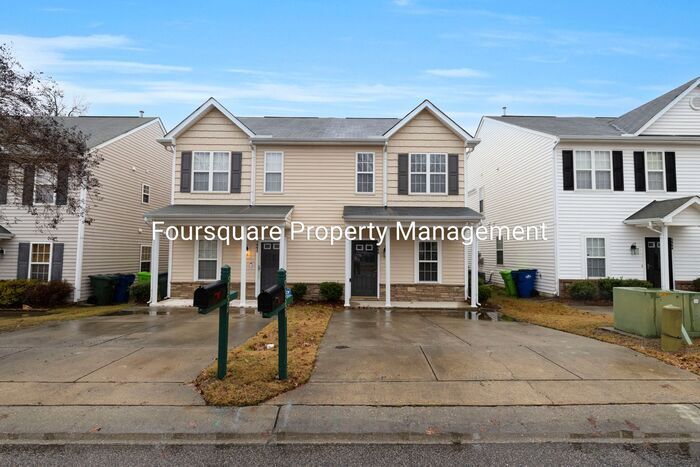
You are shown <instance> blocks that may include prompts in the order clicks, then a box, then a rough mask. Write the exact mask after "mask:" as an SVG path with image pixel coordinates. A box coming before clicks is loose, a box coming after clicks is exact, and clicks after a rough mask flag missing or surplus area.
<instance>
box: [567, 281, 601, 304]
mask: <svg viewBox="0 0 700 467" xmlns="http://www.w3.org/2000/svg"><path fill="white" fill-rule="evenodd" d="M569 295H571V298H573V299H574V300H593V299H594V298H596V296H597V295H598V287H597V286H596V284H595V282H593V281H579V282H574V283H573V284H571V286H570V287H569Z"/></svg>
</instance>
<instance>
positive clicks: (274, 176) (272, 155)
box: [265, 152, 284, 193]
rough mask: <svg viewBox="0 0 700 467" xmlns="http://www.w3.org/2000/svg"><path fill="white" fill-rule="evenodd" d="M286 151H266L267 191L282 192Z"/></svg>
mask: <svg viewBox="0 0 700 467" xmlns="http://www.w3.org/2000/svg"><path fill="white" fill-rule="evenodd" d="M283 173H284V153H282V152H265V192H266V193H282V188H283V186H284V185H283V182H282V180H283Z"/></svg>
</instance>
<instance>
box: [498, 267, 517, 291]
mask: <svg viewBox="0 0 700 467" xmlns="http://www.w3.org/2000/svg"><path fill="white" fill-rule="evenodd" d="M501 277H502V278H503V284H504V285H505V287H506V292H507V293H508V295H509V296H510V297H517V296H518V289H517V288H516V287H515V281H514V280H513V276H512V275H511V274H510V269H504V270H502V271H501Z"/></svg>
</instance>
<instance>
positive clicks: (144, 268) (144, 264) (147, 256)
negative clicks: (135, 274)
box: [139, 245, 151, 272]
mask: <svg viewBox="0 0 700 467" xmlns="http://www.w3.org/2000/svg"><path fill="white" fill-rule="evenodd" d="M139 271H141V272H151V245H141V265H140V268H139Z"/></svg>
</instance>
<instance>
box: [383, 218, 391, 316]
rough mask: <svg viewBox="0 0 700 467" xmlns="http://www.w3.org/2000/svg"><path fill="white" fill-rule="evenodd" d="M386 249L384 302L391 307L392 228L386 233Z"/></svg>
mask: <svg viewBox="0 0 700 467" xmlns="http://www.w3.org/2000/svg"><path fill="white" fill-rule="evenodd" d="M384 243H385V245H384V251H385V257H384V273H385V278H384V282H385V284H384V294H385V297H386V303H384V306H385V307H387V308H390V307H391V229H389V232H388V233H387V235H386V239H385V240H384Z"/></svg>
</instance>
